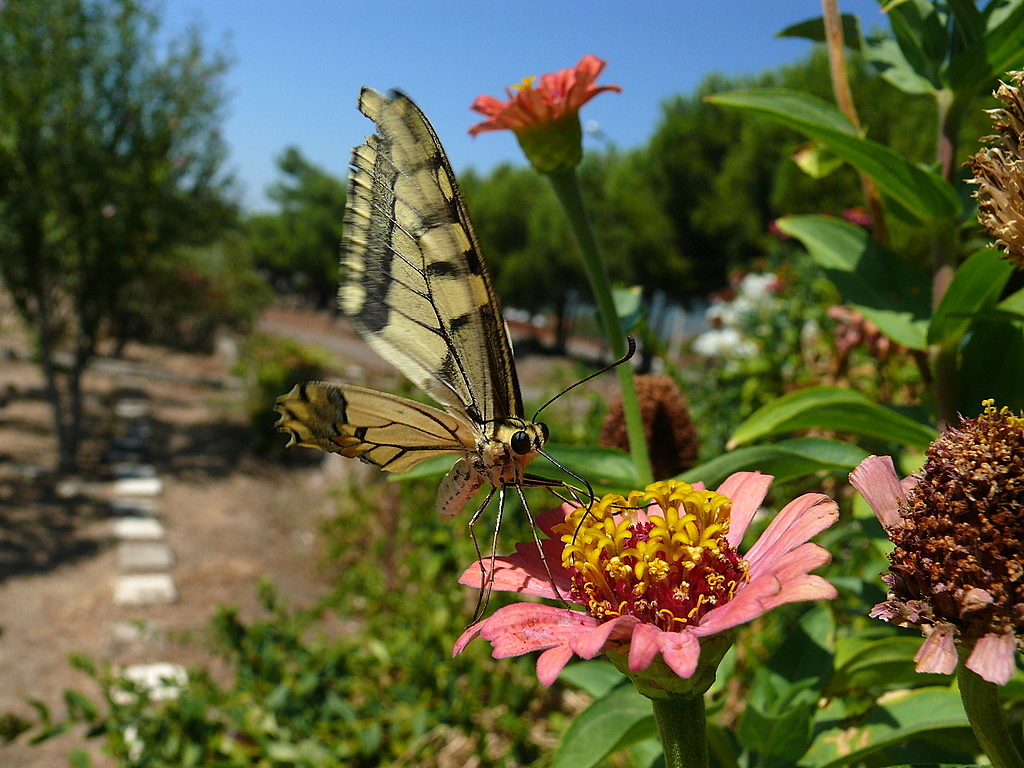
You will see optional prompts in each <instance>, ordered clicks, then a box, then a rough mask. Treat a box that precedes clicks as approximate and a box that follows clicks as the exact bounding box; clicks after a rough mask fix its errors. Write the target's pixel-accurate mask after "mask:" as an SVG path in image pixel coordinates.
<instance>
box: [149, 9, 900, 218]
mask: <svg viewBox="0 0 1024 768" xmlns="http://www.w3.org/2000/svg"><path fill="white" fill-rule="evenodd" d="M840 6H841V8H842V10H843V11H844V12H847V13H855V14H857V15H859V16H860V17H861V21H862V24H863V26H864V29H865V30H866V31H867V30H870V29H872V28H873V27H882V26H887V25H886V24H885V18H884V17H883V16H882V15H881V13H880V11H879V4H878V2H877V0H843V2H841V3H840ZM820 13H821V4H820V2H819V1H818V0H745V1H743V0H741V1H740V2H731V3H730V2H721V1H720V0H633V2H624V1H623V0H586V2H583V1H582V0H578V1H577V0H562V2H541V1H540V0H516V1H515V2H507V1H506V0H475V2H468V1H466V0H458V1H453V2H445V1H444V0H435V1H434V2H428V1H427V0H419V1H416V0H359V1H358V2H355V1H353V0H291V2H285V0H213V1H212V2H210V1H209V0H206V1H205V2H204V0H164V3H163V11H162V16H163V19H164V33H165V34H174V33H175V32H177V31H180V30H182V29H184V28H185V27H186V26H187V25H188V24H190V23H198V24H199V25H200V26H201V28H202V29H203V30H204V36H205V38H206V40H207V42H208V43H209V44H210V45H213V46H219V47H223V48H225V49H226V50H227V51H228V52H229V53H230V55H231V56H232V58H233V60H234V65H233V66H232V68H231V69H230V71H229V72H228V74H227V85H228V90H229V91H230V93H231V99H230V102H229V115H228V119H227V122H226V124H225V126H224V129H225V135H226V138H227V141H228V143H229V145H230V148H231V160H230V165H231V167H232V169H233V170H234V171H235V173H236V175H237V176H238V178H239V180H240V181H241V183H242V187H243V190H244V193H245V194H244V203H245V204H246V207H247V208H249V209H250V210H252V209H265V208H267V207H269V203H267V202H266V199H265V197H264V191H265V189H266V187H267V186H268V185H269V184H271V183H272V182H274V181H275V180H278V179H279V178H280V177H279V175H278V173H277V167H276V163H275V158H276V157H277V156H278V155H279V154H280V153H281V152H282V150H283V149H284V148H285V147H286V146H288V145H295V146H297V147H298V148H299V149H300V150H301V151H302V153H303V154H304V155H305V156H306V157H307V158H308V159H309V160H311V161H312V162H314V163H315V164H317V165H319V166H320V167H322V168H324V169H325V170H327V171H328V172H330V173H333V174H335V175H337V176H339V177H342V178H343V177H344V176H345V175H346V174H347V164H348V155H349V151H350V149H351V148H352V147H353V146H354V145H356V144H358V143H359V142H360V141H361V140H362V138H363V136H365V135H366V134H367V133H370V132H372V125H371V123H370V122H369V121H368V120H367V119H366V118H364V117H363V116H362V115H360V114H359V112H358V111H357V110H356V106H355V103H356V95H357V94H358V92H359V88H360V87H361V86H363V85H372V86H374V87H375V88H378V89H380V90H386V89H388V88H393V87H398V88H401V89H402V90H404V91H406V93H408V94H409V95H410V96H412V98H413V99H414V100H415V101H416V102H417V103H418V104H419V105H420V106H421V107H422V108H423V110H424V112H426V114H427V116H428V117H429V118H430V120H431V122H432V123H433V124H434V127H435V128H436V130H437V132H438V134H439V135H440V137H441V140H442V142H443V143H444V145H445V148H446V149H447V151H448V155H449V157H450V158H451V161H452V165H453V166H454V168H455V169H456V171H459V170H463V169H465V168H467V167H469V166H473V167H475V168H477V169H480V170H488V169H490V168H492V167H493V166H494V165H496V164H497V163H499V162H502V161H506V160H510V161H513V162H516V163H520V162H522V156H521V154H520V153H519V149H518V146H517V145H516V143H515V138H514V137H513V136H512V134H510V133H505V132H501V133H489V134H483V135H481V136H479V137H477V138H476V139H472V138H470V137H469V135H468V134H467V133H466V131H467V129H468V128H469V126H470V125H472V124H473V123H474V122H476V119H475V117H476V116H475V113H473V112H470V111H469V104H470V103H471V102H472V101H473V99H474V97H475V96H476V95H477V94H479V93H491V94H493V95H495V96H502V94H503V87H504V86H506V85H510V84H512V83H516V82H519V81H520V80H521V79H522V78H523V77H524V76H527V75H531V74H540V73H543V72H548V71H553V70H556V69H561V68H563V67H568V66H572V65H574V64H575V63H576V62H577V61H578V60H579V58H580V57H581V56H582V55H583V54H586V53H593V54H596V55H597V56H600V57H601V58H603V59H605V60H606V61H607V62H608V66H607V68H606V69H605V71H604V73H603V75H602V77H601V79H600V80H599V82H602V83H615V84H618V85H620V86H622V89H623V92H622V93H621V94H603V95H601V96H599V97H598V98H597V99H595V100H594V101H592V102H591V103H590V104H588V105H587V106H586V107H585V108H584V110H583V112H582V116H583V120H584V122H585V123H587V122H590V121H594V122H596V123H597V125H598V126H599V127H600V130H601V133H602V134H604V136H606V137H607V140H608V141H611V142H613V143H614V144H615V145H617V146H619V147H621V148H627V149H628V148H630V147H635V146H638V145H640V144H642V143H643V142H644V141H646V140H647V138H648V137H649V136H650V134H651V132H652V131H653V129H654V126H655V123H656V121H657V119H658V116H659V114H660V104H661V103H662V102H663V101H664V100H665V99H666V98H668V97H670V96H672V95H674V94H678V93H690V92H692V91H693V90H694V89H695V88H696V86H697V85H698V83H699V82H700V81H701V79H702V78H703V77H704V76H705V75H707V74H708V73H711V72H720V73H724V74H727V75H742V74H755V73H757V72H760V71H762V70H764V69H767V68H769V67H774V66H777V65H780V64H785V63H789V62H793V61H796V60H798V59H799V58H801V57H802V56H804V55H805V54H806V53H807V52H808V50H809V48H810V43H808V42H807V41H803V40H793V39H779V38H776V37H775V33H776V32H778V31H779V30H780V29H782V28H784V27H786V26H788V25H790V24H793V23H795V22H798V21H802V20H804V19H807V18H811V17H813V16H818V15H820ZM588 140H589V141H595V139H593V138H590V139H588Z"/></svg>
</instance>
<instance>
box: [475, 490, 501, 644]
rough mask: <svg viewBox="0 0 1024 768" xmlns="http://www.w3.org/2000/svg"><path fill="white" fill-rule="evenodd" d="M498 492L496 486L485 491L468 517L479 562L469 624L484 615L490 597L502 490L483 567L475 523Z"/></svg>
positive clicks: (499, 522) (499, 524)
mask: <svg viewBox="0 0 1024 768" xmlns="http://www.w3.org/2000/svg"><path fill="white" fill-rule="evenodd" d="M495 493H498V489H497V488H493V487H492V488H491V490H490V491H488V493H487V497H486V498H485V499H484V502H483V504H481V505H480V506H479V507H477V510H476V512H474V513H473V516H472V517H471V518H469V525H468V527H469V538H470V539H471V540H472V542H473V549H474V551H475V552H476V561H477V562H478V563H480V592H479V593H478V594H477V599H476V608H474V609H473V621H472V622H470V623H471V624H476V623H477V622H478V621H480V619H482V618H483V616H484V611H486V610H487V603H488V601H489V600H490V598H491V586H492V585H493V583H494V560H495V558H496V557H497V548H498V530H499V529H500V527H501V516H502V514H503V513H504V511H505V492H504V490H502V492H501V493H498V518H497V520H496V521H495V523H494V538H493V539H492V543H491V560H490V565H489V566H488V567H486V568H485V567H484V558H483V555H482V554H481V552H480V541H479V539H477V535H476V524H477V521H478V520H479V519H480V516H481V515H482V514H483V513H484V510H485V509H487V505H488V504H490V503H491V499H492V498H494V494H495Z"/></svg>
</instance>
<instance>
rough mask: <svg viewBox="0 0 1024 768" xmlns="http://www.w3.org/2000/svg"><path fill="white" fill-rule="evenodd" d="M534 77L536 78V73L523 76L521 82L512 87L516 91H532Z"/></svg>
mask: <svg viewBox="0 0 1024 768" xmlns="http://www.w3.org/2000/svg"><path fill="white" fill-rule="evenodd" d="M536 79H537V76H536V75H530V76H529V77H524V78H523V82H521V83H516V84H514V85H513V86H512V87H513V88H515V89H516V90H517V91H532V90H533V81H534V80H536Z"/></svg>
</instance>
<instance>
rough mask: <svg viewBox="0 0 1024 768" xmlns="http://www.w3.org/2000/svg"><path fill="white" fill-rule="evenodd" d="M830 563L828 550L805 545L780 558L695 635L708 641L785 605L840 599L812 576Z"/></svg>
mask: <svg viewBox="0 0 1024 768" xmlns="http://www.w3.org/2000/svg"><path fill="white" fill-rule="evenodd" d="M830 559H831V555H830V554H829V552H828V550H826V549H825V548H824V547H820V546H818V545H817V544H813V543H811V542H805V543H804V544H802V545H801V546H799V547H797V548H796V549H794V550H792V551H790V552H788V553H786V554H785V555H783V556H782V557H781V558H779V559H778V560H777V561H776V562H775V567H774V568H773V569H772V570H770V571H764V572H763V573H761V574H760V575H758V576H756V577H755V578H752V579H751V580H750V581H749V582H747V583H746V584H744V585H743V586H741V587H740V588H739V590H738V591H737V592H736V596H735V597H733V599H732V600H730V601H729V602H727V603H725V604H723V605H720V606H718V607H717V608H713V609H712V610H710V611H708V612H707V614H705V616H704V618H703V619H701V622H700V624H699V625H698V626H696V627H694V628H693V630H692V631H693V632H694V634H695V635H697V636H698V637H706V636H707V635H713V634H716V633H718V632H722V631H724V630H726V629H731V628H732V627H737V626H739V625H740V624H746V623H747V622H750V621H753V620H754V619H756V618H757V617H758V616H760V615H761V614H763V613H765V612H767V611H770V610H771V609H772V608H775V607H777V606H780V605H782V604H784V603H794V602H800V601H805V600H832V599H834V598H836V597H837V596H838V593H837V592H836V588H835V587H833V586H832V585H831V584H829V583H828V582H827V581H826V580H825V579H823V578H822V577H820V576H815V575H813V574H810V573H808V571H810V570H813V569H814V568H817V567H819V566H821V565H824V564H825V563H827V562H828V561H829V560H830ZM762 570H764V569H762Z"/></svg>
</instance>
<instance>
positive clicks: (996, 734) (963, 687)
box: [956, 663, 1024, 768]
mask: <svg viewBox="0 0 1024 768" xmlns="http://www.w3.org/2000/svg"><path fill="white" fill-rule="evenodd" d="M956 679H957V682H958V683H959V685H960V698H961V699H962V700H963V703H964V711H965V712H966V713H967V719H968V720H970V722H971V728H973V729H974V735H975V736H977V737H978V743H979V744H981V748H982V749H983V750H985V754H986V755H988V759H989V760H990V761H991V762H992V765H993V768H1024V759H1021V756H1020V752H1018V751H1017V748H1016V747H1015V746H1014V742H1013V739H1012V738H1011V737H1010V733H1009V730H1008V729H1007V727H1006V720H1005V719H1004V718H1003V709H1002V707H1000V706H999V694H998V693H997V689H996V684H995V683H990V682H989V681H988V680H985V679H984V678H982V677H981V676H980V675H978V674H977V673H975V672H972V671H971V670H969V669H968V668H967V665H965V664H962V663H961V664H959V665H958V666H957V668H956Z"/></svg>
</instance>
